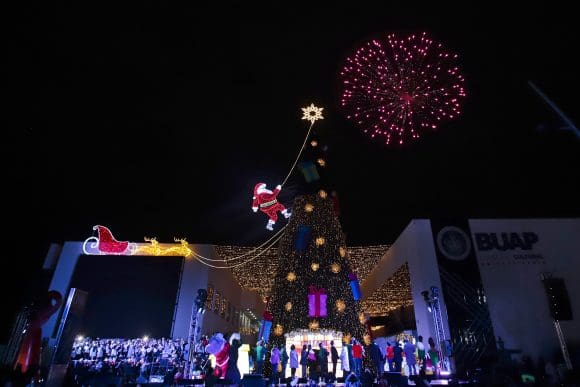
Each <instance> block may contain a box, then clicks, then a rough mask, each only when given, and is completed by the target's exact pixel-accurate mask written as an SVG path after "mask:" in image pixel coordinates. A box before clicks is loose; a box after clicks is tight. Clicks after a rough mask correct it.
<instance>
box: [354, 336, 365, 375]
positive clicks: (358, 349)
mask: <svg viewBox="0 0 580 387" xmlns="http://www.w3.org/2000/svg"><path fill="white" fill-rule="evenodd" d="M352 341H353V344H352V357H353V359H354V373H355V374H356V376H358V377H359V378H360V376H361V374H362V359H363V356H364V349H363V347H362V345H360V343H359V342H358V341H357V340H356V339H352Z"/></svg>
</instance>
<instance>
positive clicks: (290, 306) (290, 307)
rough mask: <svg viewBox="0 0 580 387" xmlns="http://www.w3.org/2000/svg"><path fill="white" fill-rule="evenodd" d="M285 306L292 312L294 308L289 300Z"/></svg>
mask: <svg viewBox="0 0 580 387" xmlns="http://www.w3.org/2000/svg"><path fill="white" fill-rule="evenodd" d="M284 307H285V308H286V310H287V311H288V312H290V311H291V310H292V303H291V302H290V301H288V302H287V303H286V305H285V306H284Z"/></svg>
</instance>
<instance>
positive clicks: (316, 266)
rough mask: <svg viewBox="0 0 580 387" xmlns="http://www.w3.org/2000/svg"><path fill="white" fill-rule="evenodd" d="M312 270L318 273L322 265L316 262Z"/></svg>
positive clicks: (311, 266)
mask: <svg viewBox="0 0 580 387" xmlns="http://www.w3.org/2000/svg"><path fill="white" fill-rule="evenodd" d="M310 268H311V269H312V271H316V270H318V269H319V268H320V264H318V263H316V262H314V263H312V265H310Z"/></svg>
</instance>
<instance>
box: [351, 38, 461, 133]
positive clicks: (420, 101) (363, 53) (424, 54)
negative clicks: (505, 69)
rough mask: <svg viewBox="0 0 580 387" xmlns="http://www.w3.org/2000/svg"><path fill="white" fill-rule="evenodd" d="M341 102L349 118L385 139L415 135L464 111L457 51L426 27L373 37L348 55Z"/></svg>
mask: <svg viewBox="0 0 580 387" xmlns="http://www.w3.org/2000/svg"><path fill="white" fill-rule="evenodd" d="M340 80H341V92H340V105H341V107H342V109H343V110H344V112H345V113H346V116H347V118H348V119H349V120H351V121H353V122H354V123H356V124H357V125H358V126H360V127H361V128H362V130H363V131H364V132H365V133H367V134H369V135H370V136H371V137H373V138H377V137H378V138H382V139H384V141H385V142H386V143H387V144H390V143H393V142H396V143H399V144H403V143H404V142H405V141H409V140H415V139H417V138H419V137H420V136H421V134H422V133H424V132H426V131H429V130H435V129H436V128H437V127H438V126H439V125H440V124H441V123H443V122H445V121H448V120H452V119H454V118H455V117H457V116H458V115H459V113H460V108H461V102H462V99H463V98H464V97H465V89H464V83H465V82H464V78H463V76H462V75H461V73H460V72H459V67H458V65H457V54H452V53H449V52H447V51H446V50H445V49H444V48H443V46H442V45H441V44H440V43H436V42H434V41H433V40H432V39H430V38H429V37H428V36H427V34H426V33H422V34H419V35H409V36H405V37H398V36H396V35H395V34H389V35H387V36H386V37H385V39H383V40H381V39H373V40H370V41H368V42H366V43H364V44H363V45H362V46H361V47H359V48H358V49H357V50H356V51H355V52H354V54H353V55H351V56H349V57H347V58H346V60H345V62H344V65H343V67H342V70H341V71H340Z"/></svg>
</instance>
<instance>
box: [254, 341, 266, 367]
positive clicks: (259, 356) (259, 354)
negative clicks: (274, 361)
mask: <svg viewBox="0 0 580 387" xmlns="http://www.w3.org/2000/svg"><path fill="white" fill-rule="evenodd" d="M265 358H266V347H264V342H263V341H262V340H259V341H258V343H257V345H256V370H255V371H254V372H255V373H257V374H258V375H262V372H263V370H264V359H265Z"/></svg>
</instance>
